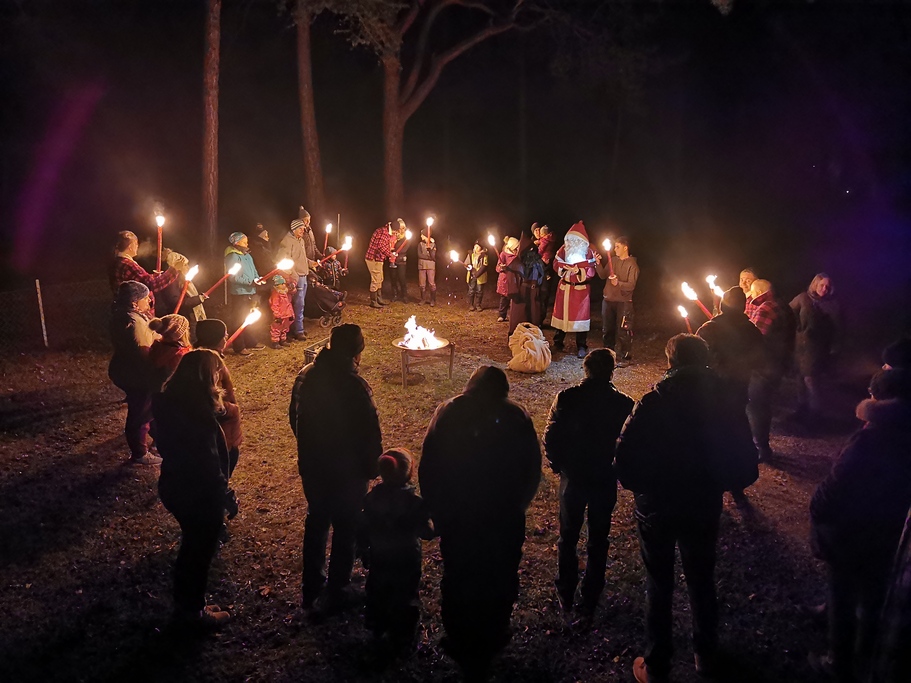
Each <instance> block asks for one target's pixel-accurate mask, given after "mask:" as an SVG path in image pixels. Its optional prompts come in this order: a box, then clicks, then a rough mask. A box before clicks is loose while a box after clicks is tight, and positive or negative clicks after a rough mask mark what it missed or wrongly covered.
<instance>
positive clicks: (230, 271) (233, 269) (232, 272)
mask: <svg viewBox="0 0 911 683" xmlns="http://www.w3.org/2000/svg"><path fill="white" fill-rule="evenodd" d="M239 272H240V264H239V263H235V264H234V265H233V266H231V268H229V269H228V272H227V273H225V274H224V275H223V276H222V277H221V278H220V279H219V280H218V282H216V283H215V284H214V285H212V286H211V287H209V289H207V290H206V293H205V294H204V295H203V296H205V297H206V298H207V299H208V298H209V297H210V296H212V292H214V291H215V290H216V289H218V288H219V286H220V285H221V283H222V282H224V281H225V280H227V279H228V278H229V277H231V276H232V275H237V274H238V273H239ZM188 274H189V273H188Z"/></svg>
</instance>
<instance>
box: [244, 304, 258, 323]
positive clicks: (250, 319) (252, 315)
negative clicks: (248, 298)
mask: <svg viewBox="0 0 911 683" xmlns="http://www.w3.org/2000/svg"><path fill="white" fill-rule="evenodd" d="M261 316H262V313H260V311H259V309H258V308H254V309H253V310H252V311H250V312H249V313H248V314H247V317H246V318H244V325H243V326H244V327H248V326H250V325H252V324H253V323H255V322H256V321H257V320H259V319H260V317H261Z"/></svg>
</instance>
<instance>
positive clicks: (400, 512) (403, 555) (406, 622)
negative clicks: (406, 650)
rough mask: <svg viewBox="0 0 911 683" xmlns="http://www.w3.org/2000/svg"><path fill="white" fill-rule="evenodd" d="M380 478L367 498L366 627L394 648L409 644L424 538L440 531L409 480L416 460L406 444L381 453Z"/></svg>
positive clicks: (417, 608) (417, 603)
mask: <svg viewBox="0 0 911 683" xmlns="http://www.w3.org/2000/svg"><path fill="white" fill-rule="evenodd" d="M379 470H380V476H381V477H382V480H383V481H382V483H381V484H378V485H377V486H375V487H374V488H373V490H371V491H370V493H368V494H367V496H366V498H365V499H364V512H363V527H362V530H363V536H364V541H365V543H366V544H367V545H368V546H369V549H368V550H367V551H366V553H367V560H368V561H367V562H366V563H365V564H369V568H370V573H369V574H368V576H367V586H366V588H367V627H368V628H369V629H371V630H372V631H373V633H374V635H375V636H376V637H377V638H381V639H388V640H389V641H390V644H391V645H392V646H393V647H395V648H403V647H407V646H409V645H410V644H411V643H412V642H413V640H414V636H415V632H416V630H417V625H418V620H419V618H420V599H419V598H418V587H419V586H420V583H421V539H422V538H423V539H426V540H429V539H431V538H433V537H434V536H435V535H436V534H435V533H434V531H433V528H432V526H431V524H430V514H429V512H428V511H427V506H426V505H425V504H424V501H423V500H422V499H421V497H420V496H419V495H418V494H417V493H415V490H414V486H413V485H412V484H411V480H412V477H413V476H414V462H413V461H412V458H411V453H409V452H408V451H407V450H405V449H404V448H393V449H390V450H388V451H386V452H385V453H383V455H381V456H380V460H379Z"/></svg>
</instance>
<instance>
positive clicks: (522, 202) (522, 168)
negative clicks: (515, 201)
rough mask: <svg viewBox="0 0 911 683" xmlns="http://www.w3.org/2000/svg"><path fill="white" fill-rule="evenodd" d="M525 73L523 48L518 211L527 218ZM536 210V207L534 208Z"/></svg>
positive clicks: (526, 86)
mask: <svg viewBox="0 0 911 683" xmlns="http://www.w3.org/2000/svg"><path fill="white" fill-rule="evenodd" d="M526 78H527V74H526V71H525V46H524V45H522V48H521V51H520V53H519V125H518V129H519V211H520V212H521V214H522V219H523V220H526V219H527V218H528V82H527V80H526ZM536 209H537V207H536Z"/></svg>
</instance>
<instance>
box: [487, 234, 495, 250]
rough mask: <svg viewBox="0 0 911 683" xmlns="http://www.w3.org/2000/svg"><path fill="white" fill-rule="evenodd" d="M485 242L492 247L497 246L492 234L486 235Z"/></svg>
mask: <svg viewBox="0 0 911 683" xmlns="http://www.w3.org/2000/svg"><path fill="white" fill-rule="evenodd" d="M487 244H489V245H490V246H492V247H495V246H497V238H496V237H494V236H493V234H489V235H487Z"/></svg>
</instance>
